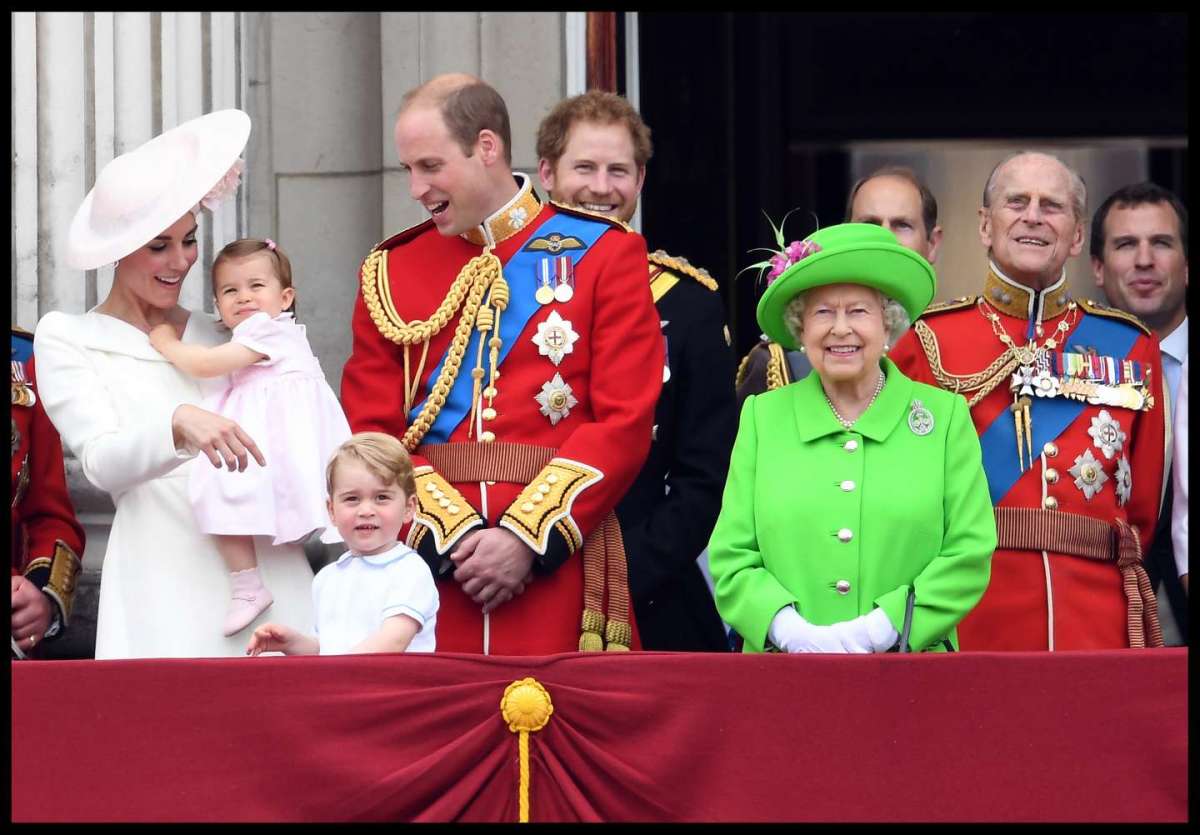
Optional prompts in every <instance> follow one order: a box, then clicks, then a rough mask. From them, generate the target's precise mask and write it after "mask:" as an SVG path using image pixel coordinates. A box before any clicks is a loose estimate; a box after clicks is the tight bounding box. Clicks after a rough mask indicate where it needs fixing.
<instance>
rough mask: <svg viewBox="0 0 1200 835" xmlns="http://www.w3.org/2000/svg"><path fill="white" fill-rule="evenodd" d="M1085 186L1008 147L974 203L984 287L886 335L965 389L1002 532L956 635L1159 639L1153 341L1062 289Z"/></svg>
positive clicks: (1047, 159) (1051, 164)
mask: <svg viewBox="0 0 1200 835" xmlns="http://www.w3.org/2000/svg"><path fill="white" fill-rule="evenodd" d="M1086 200H1087V195H1086V190H1085V187H1084V183H1083V180H1082V179H1081V178H1080V177H1079V175H1078V174H1077V173H1076V172H1074V171H1073V170H1071V169H1070V168H1068V167H1067V166H1066V165H1065V164H1063V163H1062V162H1061V161H1060V160H1058V159H1057V158H1055V157H1053V156H1050V155H1047V154H1041V153H1032V152H1021V153H1017V154H1014V155H1012V156H1010V157H1008V158H1006V159H1005V160H1003V161H1001V162H1000V164H999V165H997V166H996V168H995V169H994V170H993V171H992V174H991V176H990V177H989V178H988V182H987V186H986V188H985V190H984V195H983V206H982V208H980V210H979V237H980V240H981V241H982V242H983V245H984V246H985V247H986V248H987V251H988V258H989V264H988V271H987V274H986V276H985V279H984V287H983V293H982V295H978V296H970V297H967V298H963V299H958V300H956V301H954V302H950V303H947V304H942V305H934V306H933V307H931V308H929V309H928V310H926V311H925V313H924V314H923V315H922V317H921V318H920V319H919V320H918V321H917V323H916V324H915V325H914V328H913V330H911V331H910V332H909V333H908V334H906V335H905V337H904V338H903V339H902V340H901V341H900V342H899V343H898V344H897V345H896V347H895V348H894V349H893V350H892V352H891V356H892V359H893V360H894V361H895V362H896V364H897V365H899V366H900V368H901V370H903V371H904V373H905V374H908V375H909V376H910V377H912V378H913V379H916V380H921V381H923V382H928V383H935V384H937V385H940V386H942V387H943V388H948V389H951V390H954V391H958V392H960V393H962V394H963V395H964V396H966V397H967V399H968V402H969V403H970V404H971V415H972V417H973V419H974V421H975V427H976V429H977V430H978V431H979V436H980V443H981V445H982V447H983V466H984V470H985V471H986V473H987V479H988V487H989V488H990V490H991V494H992V503H993V504H994V505H995V508H996V527H997V533H998V536H999V545H998V547H997V549H996V553H995V558H994V559H993V560H992V579H991V583H990V584H989V586H988V589H987V591H986V592H985V593H984V596H983V599H982V600H981V601H980V602H979V605H978V606H976V607H975V609H974V610H973V611H972V612H971V613H970V614H968V615H967V617H966V619H965V620H963V622H962V623H961V624H960V625H959V640H960V642H961V646H962V648H963V649H965V650H966V649H971V650H1035V649H1051V650H1054V649H1104V648H1114V647H1129V646H1134V647H1140V646H1156V645H1160V644H1161V642H1162V638H1161V633H1160V631H1159V627H1158V619H1157V614H1156V611H1155V605H1156V604H1155V600H1154V594H1153V592H1152V591H1151V589H1150V584H1149V581H1148V580H1147V578H1146V574H1145V572H1144V571H1143V569H1142V554H1143V553H1144V552H1145V550H1146V549H1147V548H1148V547H1149V544H1150V542H1149V539H1150V537H1151V536H1152V534H1153V531H1154V526H1155V520H1156V517H1157V514H1158V506H1159V499H1160V497H1161V495H1162V490H1163V486H1164V485H1163V471H1164V462H1165V458H1164V444H1165V435H1164V433H1165V424H1164V420H1163V403H1164V398H1163V396H1162V391H1163V375H1162V361H1161V358H1160V354H1159V348H1158V343H1157V342H1156V340H1155V339H1154V337H1153V336H1152V335H1151V333H1150V332H1149V331H1148V330H1147V329H1146V327H1145V326H1144V325H1143V324H1142V323H1141V322H1140V321H1139V320H1138V319H1136V318H1135V317H1133V316H1130V315H1129V314H1126V313H1123V312H1121V311H1117V310H1112V309H1110V308H1107V307H1104V306H1102V305H1098V304H1096V303H1094V302H1091V301H1087V300H1084V299H1072V298H1071V297H1070V296H1069V295H1068V293H1067V287H1066V270H1065V269H1064V266H1065V264H1066V262H1067V259H1068V258H1071V257H1073V256H1075V255H1078V254H1079V252H1080V251H1081V249H1082V247H1083V238H1084V212H1085V206H1086Z"/></svg>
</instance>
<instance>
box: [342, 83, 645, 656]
mask: <svg viewBox="0 0 1200 835" xmlns="http://www.w3.org/2000/svg"><path fill="white" fill-rule="evenodd" d="M395 142H396V150H397V154H398V156H399V158H400V163H401V167H402V168H403V170H404V171H405V172H406V174H407V175H408V178H409V193H410V196H411V197H412V198H413V199H414V200H416V201H418V202H419V203H420V204H421V205H422V206H423V207H424V208H425V209H427V210H428V211H429V213H430V215H431V217H430V219H429V220H427V221H425V222H424V223H422V224H420V225H418V226H416V227H413V228H411V229H408V230H406V231H404V232H401V233H400V234H398V235H395V236H393V237H391V238H389V239H387V240H386V241H384V242H382V243H381V244H379V245H378V246H376V247H375V249H373V250H372V251H371V253H370V254H369V255H368V256H367V258H366V260H365V261H364V262H363V265H362V269H361V276H360V278H361V294H360V297H359V298H358V299H357V301H356V303H355V310H354V318H353V332H354V344H353V351H352V353H351V356H350V359H349V361H348V362H347V363H346V367H345V370H344V372H343V377H342V404H343V406H344V408H345V410H346V415H347V417H348V419H349V421H350V426H351V428H353V429H354V430H355V431H364V430H377V431H383V432H390V433H392V434H394V435H396V436H397V437H400V438H401V439H402V440H403V441H404V443H405V445H406V446H407V447H408V448H409V450H410V451H412V453H413V459H414V464H415V465H416V468H417V469H416V475H417V492H418V499H419V507H418V510H417V513H416V518H415V521H414V522H413V525H412V526H411V528H410V530H409V532H408V534H407V541H408V543H409V544H410V545H411V546H412V547H414V548H416V549H417V551H418V553H420V554H421V555H422V556H423V557H424V558H425V559H426V561H427V562H428V563H429V565H430V567H431V568H432V569H433V571H434V576H435V577H437V578H438V581H439V582H438V589H439V591H440V593H441V608H440V610H439V612H438V635H437V644H438V650H439V651H451V652H483V653H494V654H502V655H527V654H543V653H552V652H564V651H572V650H577V649H600V648H602V647H605V646H606V645H607V648H609V649H622V648H630V647H631V646H636V635H635V634H634V633H633V627H632V623H631V617H630V612H629V598H628V581H627V577H626V574H625V572H626V568H625V563H624V552H623V549H622V547H621V541H620V530H619V528H618V526H617V522H616V519H615V517H614V516H613V515H612V511H613V508H614V507H615V505H616V503H617V501H618V499H620V497H621V496H622V495H623V494H624V492H625V490H626V489H627V488H628V487H629V485H630V483H631V482H632V481H633V479H634V477H635V476H636V475H637V473H638V470H639V469H640V468H641V465H642V463H643V461H644V460H645V457H646V454H647V451H648V448H649V444H650V433H651V426H652V422H653V415H654V404H655V401H656V400H657V398H658V394H659V389H660V388H661V367H662V356H663V345H662V337H661V335H660V333H659V328H658V319H657V317H656V316H655V314H654V306H653V302H652V300H651V296H650V290H649V288H648V287H647V285H646V246H645V242H644V241H643V240H642V238H641V236H640V235H638V234H636V233H634V232H632V231H630V230H629V228H628V227H627V226H625V225H624V224H623V223H621V222H619V221H614V220H611V219H609V218H607V217H604V216H602V215H597V214H593V213H591V212H586V211H582V210H578V209H572V208H568V207H563V206H557V205H551V204H542V203H541V202H539V200H538V198H537V196H536V195H535V194H534V192H533V189H532V183H531V182H530V179H529V178H528V177H527V176H525V175H524V174H514V173H513V171H512V161H511V152H510V146H511V139H510V130H509V121H508V113H507V109H506V107H505V104H504V101H503V99H502V98H501V97H500V96H499V94H497V93H496V91H495V90H493V89H492V88H491V87H490V86H488V85H487V84H485V83H483V82H481V81H480V80H478V79H476V78H473V77H471V76H466V75H459V74H454V75H445V76H439V77H437V78H434V79H433V80H431V81H429V82H427V83H426V84H424V85H422V86H420V87H418V88H416V89H415V90H412V91H410V92H409V93H408V94H407V95H406V96H405V97H404V101H403V104H402V106H401V109H400V114H399V116H398V117H397V119H396V126H395ZM581 632H582V634H581Z"/></svg>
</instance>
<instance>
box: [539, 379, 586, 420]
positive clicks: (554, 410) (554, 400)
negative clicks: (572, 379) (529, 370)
mask: <svg viewBox="0 0 1200 835" xmlns="http://www.w3.org/2000/svg"><path fill="white" fill-rule="evenodd" d="M533 399H534V400H536V401H537V402H538V403H539V404H541V407H542V414H543V415H545V416H546V417H548V418H550V425H551V426H555V425H557V424H558V422H559V421H560V420H562V419H563V418H565V417H566V416H567V415H569V414H570V413H571V407H572V406H574V405H576V404H577V403H578V402H579V401H578V400H576V399H575V395H574V394H573V393H572V392H571V387H570V386H569V385H567V383H566V381H565V380H563V378H562V375H561V374H555V375H554V379H553V380H551V381H550V382H548V383H542V390H541V392H539V393H538V394H535V395H534V396H533Z"/></svg>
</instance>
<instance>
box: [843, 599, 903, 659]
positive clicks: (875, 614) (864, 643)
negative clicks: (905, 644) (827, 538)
mask: <svg viewBox="0 0 1200 835" xmlns="http://www.w3.org/2000/svg"><path fill="white" fill-rule="evenodd" d="M829 628H830V629H832V630H833V632H834V634H835V635H836V636H837V638H838V640H840V641H841V643H842V646H844V647H845V648H846V649H845V651H846V652H856V653H859V652H885V651H886V650H888V649H891V647H892V645H893V644H895V643H896V639H898V638H899V637H900V633H899V632H897V631H896V630H895V628H894V627H893V626H892V622H891V620H889V619H888V616H887V614H886V613H885V612H884V611H883V609H873V610H872V611H871V612H870V614H866V615H860V616H859V617H856V618H854V619H853V620H844V621H842V622H841V623H835V624H833V625H831V626H830V627H829Z"/></svg>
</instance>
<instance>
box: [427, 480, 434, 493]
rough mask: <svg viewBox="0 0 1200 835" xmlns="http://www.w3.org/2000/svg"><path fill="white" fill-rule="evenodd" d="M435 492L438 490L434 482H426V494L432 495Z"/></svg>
mask: <svg viewBox="0 0 1200 835" xmlns="http://www.w3.org/2000/svg"><path fill="white" fill-rule="evenodd" d="M434 490H437V485H436V484H434V483H433V482H432V481H427V482H425V492H426V493H432V492H433V491H434Z"/></svg>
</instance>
